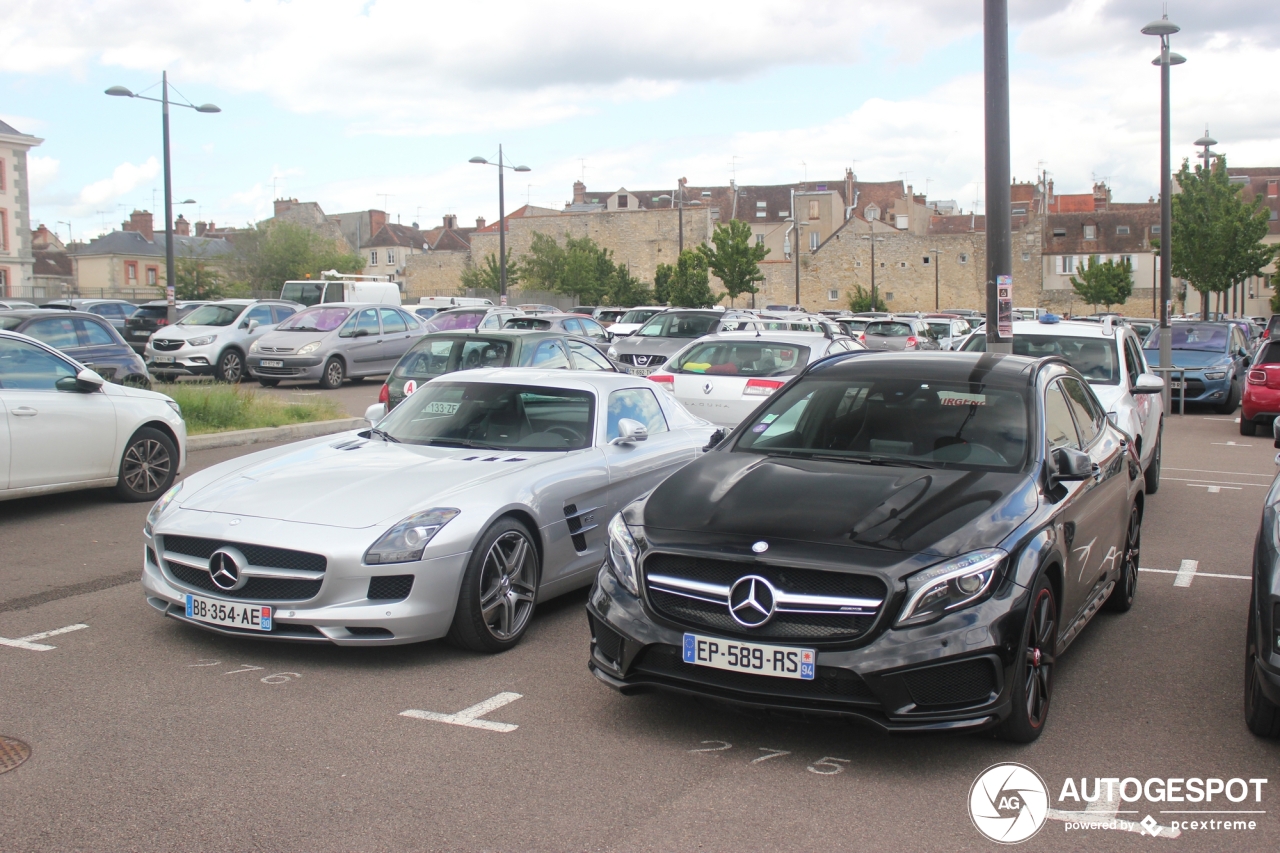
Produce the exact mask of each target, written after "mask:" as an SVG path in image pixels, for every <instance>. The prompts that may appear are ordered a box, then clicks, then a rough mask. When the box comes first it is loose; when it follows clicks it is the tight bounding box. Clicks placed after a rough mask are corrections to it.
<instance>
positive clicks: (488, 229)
mask: <svg viewBox="0 0 1280 853" xmlns="http://www.w3.org/2000/svg"><path fill="white" fill-rule="evenodd" d="M601 207H602V205H592V208H595V209H600V208H601ZM564 212H565V213H577V212H579V211H570V210H568V209H566V210H565V211H564ZM560 213H561V211H559V210H552V209H551V208H549V207H536V206H534V205H531V204H526V205H523V206H522V207H520V208H518V209H516V210H513V211H511V212H510V213H508V214H507V222H508V223H510V222H511V220H513V219H528V218H529V217H532V216H558V215H560ZM476 231H477V232H479V233H481V234H497V233H498V223H497V222H496V221H495V222H490V223H489V224H488V225H486V226H485V227H483V228H477V229H476ZM507 233H508V234H510V233H511V225H510V224H508V225H507Z"/></svg>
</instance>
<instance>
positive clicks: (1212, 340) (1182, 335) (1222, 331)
mask: <svg viewBox="0 0 1280 853" xmlns="http://www.w3.org/2000/svg"><path fill="white" fill-rule="evenodd" d="M1169 331H1170V332H1171V333H1172V338H1173V348H1174V349H1180V350H1189V351H1191V352H1221V353H1225V352H1226V351H1227V341H1228V340H1230V339H1231V333H1230V329H1228V328H1227V327H1226V326H1212V325H1208V324H1205V323H1177V324H1175V325H1172V326H1171V327H1170V328H1169ZM1143 349H1149V350H1152V351H1155V350H1159V349H1160V335H1159V333H1158V332H1153V333H1152V334H1151V335H1150V336H1149V337H1148V338H1147V342H1146V344H1145V345H1144V346H1143Z"/></svg>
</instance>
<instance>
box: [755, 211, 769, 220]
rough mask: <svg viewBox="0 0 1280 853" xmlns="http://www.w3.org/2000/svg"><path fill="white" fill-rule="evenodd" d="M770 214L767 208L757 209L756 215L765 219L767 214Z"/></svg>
mask: <svg viewBox="0 0 1280 853" xmlns="http://www.w3.org/2000/svg"><path fill="white" fill-rule="evenodd" d="M768 215H769V211H767V210H757V211H756V217H757V218H759V219H764V218H765V217H766V216H768Z"/></svg>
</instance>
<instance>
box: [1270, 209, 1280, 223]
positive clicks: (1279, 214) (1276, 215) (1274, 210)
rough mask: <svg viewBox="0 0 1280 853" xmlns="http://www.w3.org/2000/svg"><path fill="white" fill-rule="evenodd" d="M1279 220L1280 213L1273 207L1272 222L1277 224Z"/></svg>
mask: <svg viewBox="0 0 1280 853" xmlns="http://www.w3.org/2000/svg"><path fill="white" fill-rule="evenodd" d="M1277 219H1280V212H1277V211H1276V209H1275V208H1274V207H1273V208H1271V221H1272V222H1275V221H1276V220H1277Z"/></svg>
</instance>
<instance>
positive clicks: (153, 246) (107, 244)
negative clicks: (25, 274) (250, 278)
mask: <svg viewBox="0 0 1280 853" xmlns="http://www.w3.org/2000/svg"><path fill="white" fill-rule="evenodd" d="M155 237H156V239H155V242H151V241H149V240H147V238H146V237H143V236H142V235H141V234H140V233H138V232H137V231H112V232H110V233H108V234H103V235H102V236H101V237H96V238H94V239H93V240H91V241H90V242H89V245H87V246H82V247H80V248H78V249H77V250H76V254H78V255H145V256H154V257H158V258H163V257H164V255H165V234H164V232H163V231H157V232H156V235H155ZM174 252H175V253H176V254H177V255H178V256H179V257H184V258H194V257H214V256H217V255H229V254H231V244H230V243H228V242H227V241H226V240H223V239H220V238H211V237H182V236H178V237H174Z"/></svg>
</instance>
